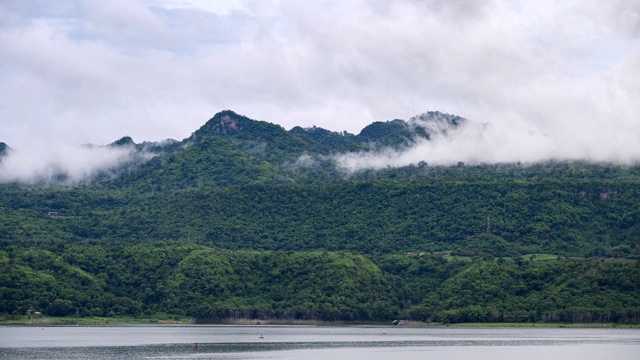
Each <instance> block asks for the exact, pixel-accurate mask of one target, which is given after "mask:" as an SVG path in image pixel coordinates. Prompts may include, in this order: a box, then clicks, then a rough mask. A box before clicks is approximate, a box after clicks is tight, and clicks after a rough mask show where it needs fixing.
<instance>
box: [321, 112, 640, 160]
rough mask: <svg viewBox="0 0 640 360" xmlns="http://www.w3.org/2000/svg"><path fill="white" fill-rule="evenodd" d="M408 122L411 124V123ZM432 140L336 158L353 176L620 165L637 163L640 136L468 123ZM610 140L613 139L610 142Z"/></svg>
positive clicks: (442, 130) (440, 132) (434, 135)
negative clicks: (425, 167)
mask: <svg viewBox="0 0 640 360" xmlns="http://www.w3.org/2000/svg"><path fill="white" fill-rule="evenodd" d="M410 122H411V120H410ZM432 129H436V130H438V131H437V132H435V133H434V132H432V135H431V138H430V139H429V140H427V139H422V138H420V139H418V140H416V141H415V142H414V143H412V144H410V145H409V146H408V147H407V148H404V149H401V150H397V149H392V148H382V149H379V150H377V151H373V152H358V153H351V154H340V155H337V156H335V157H334V160H335V161H336V163H337V165H338V167H339V168H341V169H342V170H344V171H346V172H348V173H351V172H357V171H360V170H366V169H374V170H378V169H384V168H388V167H401V166H407V165H411V164H413V165H417V164H418V163H420V162H422V161H424V162H426V163H428V164H430V165H452V164H456V163H458V162H464V163H467V164H482V163H488V164H495V163H516V162H522V163H536V162H544V161H549V160H556V161H577V160H581V161H590V162H609V163H618V164H626V165H630V164H637V163H638V162H640V137H638V136H637V135H636V134H633V133H623V132H620V131H617V130H614V131H613V132H611V131H606V129H603V131H602V133H600V134H598V133H594V134H593V136H586V135H584V134H582V135H583V136H569V134H559V133H541V132H538V131H535V130H532V129H528V128H526V127H518V126H511V127H504V126H502V127H497V126H494V125H492V124H479V123H474V122H466V123H464V124H463V125H461V126H459V127H458V128H444V127H441V126H440V127H435V128H432ZM612 137H615V138H616V141H608V140H610V139H611V138H612Z"/></svg>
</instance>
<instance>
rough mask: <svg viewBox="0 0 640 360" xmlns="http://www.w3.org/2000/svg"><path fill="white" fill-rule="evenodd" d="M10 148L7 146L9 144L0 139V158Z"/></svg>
mask: <svg viewBox="0 0 640 360" xmlns="http://www.w3.org/2000/svg"><path fill="white" fill-rule="evenodd" d="M10 150H11V148H10V147H9V145H7V144H5V143H3V142H1V141H0V158H2V157H4V156H5V155H7V153H8V152H9V151H10Z"/></svg>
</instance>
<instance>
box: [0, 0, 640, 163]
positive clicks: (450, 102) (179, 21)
mask: <svg viewBox="0 0 640 360" xmlns="http://www.w3.org/2000/svg"><path fill="white" fill-rule="evenodd" d="M29 3H31V4H36V5H35V6H34V5H28V4H27V3H25V2H23V1H18V0H5V1H2V2H0V14H1V15H0V24H1V25H0V52H1V53H2V54H3V56H2V57H1V58H0V119H1V120H2V128H1V129H0V141H4V142H6V143H7V144H9V145H10V146H12V147H14V148H18V147H22V146H27V145H22V144H27V143H29V142H38V141H42V140H43V139H49V138H55V139H58V140H59V141H60V142H62V143H65V144H81V143H95V144H105V143H109V142H111V141H113V139H117V138H120V137H121V136H122V135H123V134H125V133H127V134H130V135H132V136H133V137H134V138H135V139H140V140H143V141H144V140H149V141H155V140H159V139H165V138H175V139H178V140H180V139H183V138H185V137H188V136H189V135H190V134H191V132H193V131H195V130H196V129H197V128H198V127H200V126H201V125H202V124H204V122H205V121H206V120H207V119H208V118H210V117H211V116H212V115H213V114H214V113H216V112H217V111H220V110H223V109H232V110H234V111H237V112H239V113H242V114H245V115H247V116H249V117H252V118H256V119H259V120H266V121H270V122H275V123H278V124H281V125H283V126H285V127H287V128H291V127H293V126H296V125H300V126H303V127H306V126H312V125H317V126H320V127H323V128H327V129H330V130H334V131H341V130H347V131H349V132H352V133H357V132H358V131H359V130H360V129H362V128H363V127H364V126H366V125H367V124H369V123H371V122H373V121H384V120H390V119H394V118H405V119H406V118H409V117H411V116H413V115H416V114H419V113H423V112H425V111H429V110H439V111H444V112H448V113H453V114H457V115H461V116H464V117H466V118H468V119H471V120H474V121H476V122H479V123H485V122H490V123H492V124H493V126H494V128H495V129H510V130H509V131H514V133H513V134H510V133H505V134H501V135H500V136H506V137H509V136H512V137H514V138H519V137H520V136H522V134H528V131H529V130H532V131H534V132H535V133H539V134H545V136H548V137H550V139H551V140H545V139H547V137H542V138H539V137H534V138H527V139H529V140H530V141H541V145H540V146H541V147H545V146H547V143H548V142H549V143H550V144H549V145H548V146H551V147H552V148H551V149H549V150H548V151H547V152H548V153H549V154H550V155H549V156H554V154H555V155H557V154H560V155H563V156H569V155H571V154H578V155H580V154H584V156H589V154H590V153H593V152H596V150H594V149H593V146H595V145H593V144H598V145H597V147H604V148H610V147H613V148H616V147H617V145H615V144H617V143H629V144H632V143H633V141H634V139H636V138H637V137H638V136H639V132H640V127H639V126H638V121H637V119H639V118H640V103H639V102H638V101H637V100H636V99H638V98H639V95H640V89H639V85H638V84H637V81H636V80H635V79H637V78H638V77H640V76H639V75H640V66H639V64H640V38H639V35H640V31H639V30H638V29H640V25H639V24H640V20H639V19H640V17H639V16H638V14H639V9H638V6H637V5H635V3H633V2H629V1H624V0H616V1H599V0H584V1H580V2H557V1H550V0H547V1H535V2H531V1H524V0H509V1H508V0H490V1H481V2H478V1H466V0H456V1H442V0H428V1H413V0H399V1H393V2H391V1H380V0H355V1H337V0H329V1H322V2H318V1H267V0H259V1H257V0H255V1H254V0H248V1H235V2H224V3H225V6H221V7H219V6H217V5H216V6H213V7H212V5H211V4H212V3H211V2H202V1H196V0H189V1H187V0H148V1H117V2H109V3H108V4H105V2H102V1H89V0H63V1H58V2H56V5H55V6H54V5H51V4H50V2H47V1H43V2H38V3H32V2H29ZM227 5H228V6H227ZM592 141H596V142H595V143H593V142H592ZM584 144H592V145H590V146H587V145H584ZM610 144H613V145H610ZM569 147H572V148H570V149H569ZM616 151H617V152H619V153H620V154H619V155H620V156H621V157H623V158H624V157H626V158H630V157H634V156H636V154H635V153H633V152H634V151H636V149H635V147H634V146H630V147H629V149H628V150H625V149H617V150H615V151H614V150H613V149H612V150H611V151H610V152H611V153H614V152H616ZM571 156H574V155H571Z"/></svg>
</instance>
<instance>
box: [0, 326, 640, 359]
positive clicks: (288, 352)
mask: <svg viewBox="0 0 640 360" xmlns="http://www.w3.org/2000/svg"><path fill="white" fill-rule="evenodd" d="M194 343H198V349H194V348H193V346H194ZM435 357H437V358H441V359H452V360H462V359H464V360H474V359H492V360H501V359H522V360H527V359H536V360H539V359H580V360H590V359H594V360H595V359H598V360H602V359H603V358H609V359H623V360H624V359H633V360H638V359H640V330H639V329H539V328H513V329H512V328H503V329H496V328H446V327H428V328H411V327H397V326H396V327H383V326H374V327H372V326H344V327H334V326H264V325H261V326H228V325H227V326H205V325H198V326H187V325H183V326H167V325H157V326H102V327H100V326H96V327H90V326H76V327H73V326H69V327H66V326H64V327H32V326H2V327H0V359H12V360H14V359H15V360H19V359H97V360H106V359H302V358H304V359H310V360H315V359H349V360H360V359H362V360H365V359H366V360H390V359H398V358H402V359H409V360H413V359H425V358H435Z"/></svg>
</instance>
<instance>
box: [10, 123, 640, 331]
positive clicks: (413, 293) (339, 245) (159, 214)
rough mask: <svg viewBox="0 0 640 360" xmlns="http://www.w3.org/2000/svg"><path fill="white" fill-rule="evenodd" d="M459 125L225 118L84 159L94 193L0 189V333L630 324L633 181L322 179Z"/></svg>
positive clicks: (496, 176) (561, 174)
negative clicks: (298, 325) (148, 325)
mask: <svg viewBox="0 0 640 360" xmlns="http://www.w3.org/2000/svg"><path fill="white" fill-rule="evenodd" d="M470 124H471V122H470V121H468V120H465V119H463V118H461V117H457V116H455V115H448V114H443V113H439V112H429V113H425V114H422V115H418V116H416V117H413V118H411V119H409V120H406V121H405V120H398V119H396V120H390V121H386V122H376V123H373V124H370V125H369V126H367V127H365V128H364V129H363V130H362V131H361V132H360V133H359V134H349V133H346V132H333V131H330V130H326V129H322V128H318V127H310V128H302V127H294V128H293V129H291V130H290V131H287V130H285V129H284V128H282V127H281V126H278V125H275V124H271V123H268V122H264V121H258V120H252V119H249V118H247V117H245V116H242V115H239V114H236V113H234V112H232V111H223V112H221V113H218V114H216V115H215V116H213V117H212V118H211V119H209V120H208V121H207V122H206V123H205V124H204V125H203V126H202V127H201V128H199V129H197V130H196V131H195V132H194V133H193V134H192V135H191V136H189V137H188V138H186V139H184V140H181V141H176V140H166V141H162V142H153V143H150V142H143V143H138V144H137V143H135V142H134V141H133V139H131V138H130V137H128V136H125V137H123V138H121V139H118V140H116V141H114V142H113V143H111V144H109V145H106V146H102V147H95V148H92V149H91V150H96V149H97V150H98V151H99V152H103V153H104V152H108V153H113V154H120V155H122V156H123V157H124V159H125V160H126V161H124V162H121V163H118V164H119V167H117V168H115V169H112V168H109V169H107V170H108V171H105V172H104V173H103V174H101V175H100V174H99V176H98V177H96V178H94V182H92V183H86V184H85V183H81V184H71V185H69V184H67V183H64V184H62V185H61V186H57V185H55V184H54V185H50V184H47V185H46V186H36V185H24V184H18V183H15V182H14V183H10V184H0V204H1V206H0V315H9V316H21V314H25V313H26V312H27V310H29V309H32V310H38V311H40V310H42V311H43V312H44V313H47V314H49V315H53V316H59V315H68V314H71V315H72V314H76V313H78V314H79V316H116V315H121V314H122V315H133V316H143V315H144V316H149V315H153V314H157V313H169V314H176V315H186V316H192V317H194V318H200V319H202V318H205V319H204V320H216V319H227V318H233V317H241V318H258V319H264V318H277V319H316V320H317V319H324V320H384V321H390V320H393V319H398V318H408V319H414V320H425V321H442V322H448V321H450V322H460V321H491V322H493V321H520V322H523V321H524V322H526V321H543V320H544V321H586V322H620V323H638V322H639V321H640V286H639V285H638V282H637V281H634V279H636V278H637V277H638V276H639V275H638V271H639V269H640V267H638V260H640V241H639V239H640V208H639V207H638V205H637V204H638V203H640V166H621V165H615V164H609V163H587V162H554V161H549V162H545V163H536V164H528V165H522V164H519V163H509V164H500V163H499V164H473V165H466V164H464V163H458V164H456V165H452V166H445V165H429V164H426V163H424V162H421V163H418V164H410V165H407V166H402V167H395V168H394V167H388V168H384V169H381V170H375V171H374V170H363V171H358V172H350V173H346V172H344V171H342V170H341V169H340V168H339V167H338V165H337V161H338V160H336V159H338V158H339V156H340V155H344V154H351V155H352V156H364V155H372V154H373V155H375V154H377V152H381V153H383V154H394V153H397V152H398V151H396V150H402V149H403V148H405V147H407V146H412V144H414V143H423V142H428V141H432V140H433V139H434V138H435V137H437V136H439V135H440V134H447V135H450V136H455V135H456V131H458V129H462V127H464V126H469V125H470ZM3 149H4V150H3V151H4V152H5V153H6V151H7V149H8V147H6V145H4V147H3ZM388 149H393V151H388ZM63 170H64V169H61V171H63ZM1 319H2V317H0V320H1Z"/></svg>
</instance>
